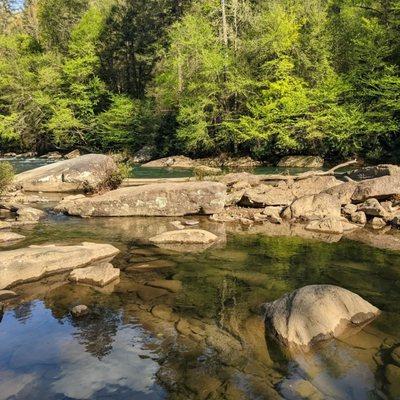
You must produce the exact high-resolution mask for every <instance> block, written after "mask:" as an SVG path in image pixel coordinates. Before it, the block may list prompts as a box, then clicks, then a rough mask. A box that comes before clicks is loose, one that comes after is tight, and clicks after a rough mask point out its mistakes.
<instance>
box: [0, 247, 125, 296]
mask: <svg viewBox="0 0 400 400" xmlns="http://www.w3.org/2000/svg"><path fill="white" fill-rule="evenodd" d="M118 253H119V250H118V249H117V248H115V247H114V246H111V245H109V244H96V243H86V242H84V243H82V244H81V245H78V246H62V245H44V246H30V247H27V248H23V249H18V250H10V251H3V252H1V256H0V289H4V288H7V287H9V286H12V285H15V284H16V283H21V282H25V281H30V280H35V279H39V278H41V277H43V276H45V275H48V274H52V273H58V272H63V271H68V270H71V269H74V268H79V267H84V266H87V265H89V264H91V263H94V262H99V261H108V260H111V259H112V258H113V257H114V256H115V255H117V254H118Z"/></svg>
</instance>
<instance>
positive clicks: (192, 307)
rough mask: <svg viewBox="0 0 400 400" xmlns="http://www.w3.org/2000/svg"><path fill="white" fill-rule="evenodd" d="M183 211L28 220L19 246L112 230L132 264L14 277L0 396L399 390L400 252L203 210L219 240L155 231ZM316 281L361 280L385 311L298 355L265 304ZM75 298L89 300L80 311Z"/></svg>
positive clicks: (370, 393)
mask: <svg viewBox="0 0 400 400" xmlns="http://www.w3.org/2000/svg"><path fill="white" fill-rule="evenodd" d="M172 220H174V219H168V218H162V219H155V218H124V219H119V218H116V219H108V218H104V219H89V220H81V219H75V218H65V217H59V216H51V217H50V218H49V219H48V220H46V221H44V222H43V223H41V224H40V225H38V226H36V227H35V228H31V229H30V230H27V231H24V230H22V232H25V233H26V234H27V239H26V240H25V241H24V242H23V243H22V244H19V245H18V246H20V247H21V246H26V245H29V244H40V243H50V242H53V243H57V242H58V243H71V244H72V243H79V242H82V241H94V242H105V243H111V244H113V245H115V246H117V247H118V248H119V249H120V250H121V253H120V254H119V255H118V256H117V257H116V258H115V260H114V261H113V264H114V265H115V266H116V267H119V268H120V269H121V270H122V274H121V277H120V280H119V281H116V282H114V283H113V284H111V285H109V286H108V287H105V288H102V289H100V288H94V287H89V286H85V285H76V284H71V283H68V282H67V280H66V275H67V274H64V275H56V276H50V277H46V278H45V279H42V280H41V281H40V282H34V283H29V284H24V285H20V286H18V287H17V288H16V289H15V290H16V291H17V292H18V294H19V297H18V298H17V299H16V300H12V301H10V302H8V303H7V309H6V311H5V314H4V316H3V320H2V321H1V324H0V399H51V400H53V399H104V398H107V399H133V398H134V399H135V400H136V399H138V400H142V399H146V400H147V399H178V400H179V399H233V400H235V399H278V398H280V397H281V396H284V397H285V398H287V399H297V398H307V396H308V398H313V399H314V398H340V399H364V398H365V399H370V398H371V399H374V398H382V396H387V395H388V393H389V394H390V390H392V389H391V388H389V387H388V386H387V377H386V375H387V374H386V372H387V368H388V365H394V364H393V359H392V356H391V352H392V350H393V349H394V348H396V344H398V343H399V342H400V301H399V300H400V291H399V282H400V269H399V265H400V254H399V253H396V252H391V251H385V250H380V249H375V248H372V247H368V246H366V245H364V244H360V243H356V242H353V241H349V240H342V241H340V242H337V243H324V242H320V241H317V240H313V239H304V238H299V237H295V236H293V237H280V236H276V237H271V236H266V235H264V234H249V233H245V234H242V233H232V232H231V231H230V229H229V227H226V226H225V225H221V224H217V223H213V222H210V221H209V220H208V219H206V218H199V220H200V227H202V228H204V229H207V230H209V231H211V232H214V233H215V234H216V235H218V236H219V237H220V238H221V241H220V244H219V245H218V246H216V247H212V248H210V249H207V250H205V251H203V252H192V253H179V252H178V253H177V252H173V251H168V250H163V249H159V248H156V247H154V246H151V245H150V244H149V243H148V241H147V240H148V238H149V237H151V236H154V235H156V234H158V233H161V232H164V231H166V230H168V229H171V225H170V223H171V221H172ZM18 246H15V247H18ZM160 282H161V283H160ZM166 282H167V283H168V284H167V286H166ZM315 283H331V284H336V285H339V286H342V287H344V288H347V289H349V290H352V291H353V292H356V293H358V294H360V295H361V296H363V297H364V298H365V299H367V300H368V301H370V302H371V303H373V304H375V305H376V306H378V307H379V308H380V309H381V310H382V311H383V313H382V315H381V316H380V317H379V318H378V319H377V320H376V321H375V322H374V323H373V324H372V325H371V326H369V327H367V328H366V329H364V330H363V331H362V332H360V333H358V334H357V335H355V336H353V337H350V338H346V339H343V340H340V341H338V340H336V341H332V342H329V343H327V344H326V345H324V346H321V347H320V348H317V349H315V350H314V351H312V352H310V353H307V354H292V355H290V356H288V355H287V354H285V353H284V352H283V351H282V349H281V348H279V346H278V345H277V344H276V343H275V342H273V341H272V340H271V338H270V337H269V336H268V332H265V328H264V323H263V319H262V311H261V308H260V305H262V304H263V303H265V302H268V301H271V300H274V299H276V298H278V297H280V296H281V295H283V294H284V293H286V292H288V291H292V290H294V289H296V288H299V287H301V286H304V285H307V284H315ZM78 304H86V305H87V306H88V307H89V309H90V313H89V314H88V315H87V316H85V317H82V318H75V317H72V316H71V314H70V310H71V308H72V307H74V306H75V305H78ZM299 393H302V395H299ZM392 394H393V392H391V395H392ZM302 396H303V397H302ZM318 396H319V397H318ZM388 398H390V397H388ZM392 398H396V397H394V396H392Z"/></svg>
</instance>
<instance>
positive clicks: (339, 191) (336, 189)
mask: <svg viewBox="0 0 400 400" xmlns="http://www.w3.org/2000/svg"><path fill="white" fill-rule="evenodd" d="M356 187H357V183H356V182H345V183H341V184H340V185H337V186H333V187H330V188H329V189H326V190H324V192H325V193H328V194H330V195H331V196H335V197H337V198H338V199H339V201H340V203H341V204H342V205H345V204H349V203H351V199H352V197H353V194H354V191H355V190H356Z"/></svg>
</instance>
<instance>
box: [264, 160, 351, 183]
mask: <svg viewBox="0 0 400 400" xmlns="http://www.w3.org/2000/svg"><path fill="white" fill-rule="evenodd" d="M356 163H357V160H351V161H347V162H345V163H343V164H339V165H336V166H335V167H333V168H331V169H329V170H328V171H307V172H303V173H301V174H298V175H284V174H271V175H260V177H261V180H263V181H299V180H302V179H307V178H312V177H314V176H329V175H337V174H338V173H337V172H336V171H337V170H338V169H340V168H344V167H347V166H349V165H352V164H356ZM340 175H342V174H340Z"/></svg>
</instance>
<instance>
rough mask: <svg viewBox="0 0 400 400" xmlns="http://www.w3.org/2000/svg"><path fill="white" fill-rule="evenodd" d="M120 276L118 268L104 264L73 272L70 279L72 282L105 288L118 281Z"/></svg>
mask: <svg viewBox="0 0 400 400" xmlns="http://www.w3.org/2000/svg"><path fill="white" fill-rule="evenodd" d="M119 274H120V270H119V269H118V268H114V267H113V266H112V265H111V264H110V263H102V264H99V265H92V266H90V267H86V268H78V269H75V270H73V271H72V272H71V274H70V275H69V277H68V279H69V280H70V281H71V282H77V283H86V284H88V285H94V286H100V287H103V286H106V285H108V284H109V283H111V282H112V281H114V280H115V279H118V278H119Z"/></svg>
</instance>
